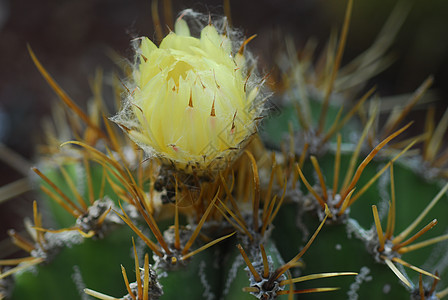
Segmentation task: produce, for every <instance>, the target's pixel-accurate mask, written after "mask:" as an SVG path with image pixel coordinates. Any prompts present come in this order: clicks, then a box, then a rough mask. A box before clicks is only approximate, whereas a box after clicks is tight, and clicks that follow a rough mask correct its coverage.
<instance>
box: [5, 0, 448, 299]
mask: <svg viewBox="0 0 448 300" xmlns="http://www.w3.org/2000/svg"><path fill="white" fill-rule="evenodd" d="M352 5H353V1H352V0H349V1H348V5H347V10H346V16H345V21H344V25H343V27H342V29H341V34H340V38H339V39H336V38H335V37H334V38H332V39H330V42H329V43H328V46H327V49H326V50H325V55H322V56H321V59H320V60H319V61H318V62H317V63H314V59H313V54H312V53H311V52H309V51H308V50H309V49H308V50H307V49H304V50H303V51H301V52H300V51H299V55H297V51H296V49H295V48H294V46H293V45H294V43H293V42H292V41H291V40H287V41H286V49H287V51H286V53H285V54H284V55H283V56H282V57H281V58H280V59H279V60H278V65H279V70H281V71H282V72H283V73H284V74H283V78H286V79H282V80H283V82H281V83H280V82H279V83H278V84H276V85H275V84H274V85H273V86H271V88H272V90H271V91H269V90H268V87H266V86H264V85H265V81H266V78H265V77H262V76H260V75H259V74H258V72H257V69H256V66H255V60H254V59H253V57H252V56H251V54H250V52H249V51H248V50H247V49H246V46H247V44H248V43H249V42H250V40H251V39H252V37H250V38H247V39H241V38H240V33H239V32H237V31H234V30H233V29H232V28H231V27H230V26H229V24H228V23H227V21H226V18H218V17H215V16H214V17H211V16H204V15H201V14H199V13H196V12H194V11H192V10H185V11H183V12H181V14H180V15H179V18H178V20H177V21H176V23H175V24H174V26H173V28H174V31H173V32H170V33H169V34H167V36H166V37H165V38H163V40H162V42H161V43H160V45H156V44H154V43H153V42H151V41H150V40H149V39H148V38H141V39H137V40H136V41H135V43H136V45H135V49H136V55H135V58H134V61H133V62H132V63H130V65H129V67H130V68H128V69H126V70H127V71H128V72H127V76H128V78H129V79H127V80H126V81H124V82H122V84H118V83H117V84H115V85H114V88H115V89H116V94H117V95H121V98H122V99H123V101H122V102H121V103H120V104H117V103H113V102H114V101H110V99H101V98H100V97H95V98H94V100H93V101H92V103H91V106H90V108H91V110H90V111H89V112H88V113H86V112H84V111H83V110H82V109H80V108H79V107H78V106H77V104H76V103H75V102H74V101H73V100H72V99H71V98H70V97H69V96H68V95H67V94H66V93H65V92H64V91H63V89H62V88H61V87H60V86H59V85H58V84H57V83H56V81H55V80H54V79H53V78H52V77H51V75H50V74H49V73H48V72H47V71H46V69H45V68H44V67H43V66H42V64H41V63H40V62H39V60H38V58H37V56H36V55H35V54H34V52H33V51H32V50H31V48H29V52H30V55H31V57H32V59H33V61H34V63H35V64H36V67H37V69H38V70H39V71H40V73H41V74H42V75H43V77H44V78H45V80H46V81H47V82H48V83H49V85H50V86H51V87H52V88H53V90H54V91H55V92H56V93H57V94H58V96H59V97H60V98H61V100H62V102H63V103H64V105H65V107H66V109H67V111H68V113H65V112H64V113H60V112H59V115H58V116H57V118H56V119H57V120H59V123H58V124H57V126H55V128H53V130H49V129H48V130H47V132H46V134H47V137H48V139H47V140H48V142H47V145H46V146H47V149H48V150H49V151H47V153H51V154H46V155H42V157H41V160H40V161H38V162H37V165H36V167H34V168H33V171H34V173H35V174H36V176H34V178H33V180H34V182H36V183H37V185H38V186H39V189H40V191H41V199H39V202H34V204H33V221H31V222H28V223H27V229H28V232H29V237H24V236H23V235H22V234H20V233H17V232H15V231H13V230H11V231H9V234H10V236H11V238H12V240H13V242H14V243H15V244H16V245H17V246H18V247H20V248H21V249H23V250H25V251H26V252H28V253H29V256H26V257H22V258H15V259H7V260H0V266H4V267H2V269H0V272H1V273H0V297H5V298H6V297H7V298H10V299H92V297H94V298H98V299H159V298H160V299H179V298H185V299H218V298H220V299H246V298H247V299H255V298H258V299H277V298H280V299H282V298H284V299H286V298H288V299H292V298H293V297H295V296H294V295H298V296H297V297H299V298H300V299H308V298H309V299H314V298H320V299H321V298H322V297H325V296H327V297H328V298H331V299H347V298H349V299H358V298H361V299H380V298H387V299H407V298H411V299H440V298H442V297H444V296H446V295H447V294H448V288H447V285H446V277H447V276H448V270H447V268H446V267H447V255H446V252H447V244H446V242H444V241H445V240H446V239H448V235H447V234H446V231H447V228H448V219H447V218H446V216H445V213H446V211H448V207H447V206H448V202H447V199H446V191H447V190H448V184H447V183H446V174H447V172H446V166H445V163H446V162H447V155H446V151H443V149H442V146H441V145H442V144H441V141H442V136H443V134H444V133H445V131H446V129H447V127H448V112H447V113H445V115H444V116H443V117H442V119H441V121H440V122H439V124H438V125H437V126H436V125H435V124H434V121H433V119H432V114H433V110H432V109H428V115H427V122H426V128H425V129H424V130H423V131H422V132H418V130H417V129H414V130H413V131H412V133H410V128H412V124H411V123H405V122H404V119H405V117H406V115H407V113H408V112H409V111H410V110H411V109H412V107H413V106H414V105H415V103H417V101H418V100H419V99H420V98H421V97H422V95H423V94H424V93H425V91H426V90H427V89H428V88H429V86H430V85H431V82H432V78H431V77H429V78H428V79H427V80H426V81H425V82H424V83H423V84H422V85H421V87H419V88H418V89H417V90H416V92H415V93H414V94H413V95H412V96H411V97H410V98H409V100H408V101H407V102H400V104H399V105H398V106H396V107H394V109H393V110H387V111H386V112H385V113H384V110H381V109H380V107H381V105H382V102H381V99H379V96H377V97H375V96H374V95H375V94H374V93H375V91H374V88H371V89H368V88H369V87H366V86H365V85H366V80H367V79H369V78H370V77H372V76H373V75H374V74H376V73H377V72H378V71H379V70H380V69H381V68H383V66H384V65H385V64H387V59H385V58H384V57H383V56H382V55H383V54H384V52H385V51H386V48H387V47H388V45H389V44H390V41H391V40H392V39H393V34H394V33H393V32H396V31H397V30H398V27H399V26H400V23H402V20H403V19H404V17H405V14H406V12H405V11H406V8H405V7H404V6H398V7H397V9H396V10H395V11H394V12H393V13H392V15H391V17H390V18H391V20H393V21H394V22H390V23H388V24H389V26H392V27H391V30H389V31H388V32H389V33H388V35H386V36H384V35H383V36H380V38H379V39H378V40H382V41H383V43H381V46H380V45H379V44H380V43H377V44H374V45H373V46H372V48H371V49H369V50H367V51H366V52H365V53H364V54H363V55H361V56H360V57H359V58H358V59H357V60H355V61H353V62H352V63H351V64H349V65H348V66H347V67H345V68H341V62H342V56H343V52H344V47H345V43H346V39H347V33H348V28H349V23H350V15H351V10H352ZM391 24H392V25H391ZM195 31H196V32H195ZM391 32H392V33H391ZM159 34H160V33H159ZM384 41H387V42H386V43H384ZM285 62H286V63H285ZM126 70H125V71H126ZM129 70H131V71H129ZM101 80H102V78H101V77H100V76H99V77H98V78H97V82H96V84H97V85H95V87H96V88H97V93H96V95H100V94H101V93H100V92H99V91H98V89H99V87H100V86H101ZM280 87H281V88H280ZM363 90H366V91H364V94H363V95H362V96H361V97H360V98H359V100H356V97H357V95H359V94H360V92H361V91H363ZM269 94H273V96H272V97H271V98H270V99H268V95H269ZM114 104H116V105H115V107H116V109H114V112H111V113H108V112H107V109H106V107H111V106H113V105H114ZM380 111H381V112H382V114H380ZM273 112H274V113H273ZM385 117H387V121H386V122H384V121H383V119H384V118H385ZM61 120H62V121H61ZM67 129H68V130H67ZM62 131H63V132H67V131H68V132H71V135H72V136H71V137H70V138H69V139H67V138H66V137H64V139H63V140H61V139H62V138H61V135H59V134H58V132H62ZM43 208H44V209H46V210H48V211H49V212H50V214H49V215H50V216H48V217H49V218H50V219H51V220H44V219H43V216H42V214H41V212H40V211H41V210H42V209H43ZM436 224H437V226H436ZM428 231H430V232H428ZM422 235H424V236H425V240H424V241H420V237H421V236H422ZM417 239H419V240H418V241H417ZM120 266H121V270H120ZM131 270H133V271H131ZM131 274H132V275H131ZM134 277H135V279H134ZM11 278H12V280H11ZM315 279H319V280H317V281H314V280H315ZM254 297H255V298H254Z"/></svg>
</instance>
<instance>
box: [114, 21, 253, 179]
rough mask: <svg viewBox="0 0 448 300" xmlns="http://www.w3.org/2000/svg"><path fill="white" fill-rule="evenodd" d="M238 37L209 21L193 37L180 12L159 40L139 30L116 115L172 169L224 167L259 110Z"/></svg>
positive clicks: (246, 133)
mask: <svg viewBox="0 0 448 300" xmlns="http://www.w3.org/2000/svg"><path fill="white" fill-rule="evenodd" d="M226 32H228V30H226ZM241 45H242V43H241V42H240V44H239V45H237V44H236V43H235V42H234V41H232V40H231V39H230V38H229V36H228V35H226V34H222V33H219V32H218V30H217V28H216V27H215V26H213V25H212V24H208V25H206V26H205V27H203V28H202V30H201V33H200V37H199V38H196V37H193V36H191V34H190V28H189V26H188V25H187V23H186V21H185V20H183V19H182V18H179V19H178V20H177V22H176V24H175V31H174V32H171V33H169V34H168V35H167V36H166V37H165V38H164V39H163V40H162V42H161V43H160V45H159V47H157V46H156V45H155V44H154V43H153V42H152V41H151V40H149V39H148V38H146V37H144V38H142V39H141V44H140V47H139V49H138V51H137V55H138V59H137V65H136V67H135V69H134V72H133V78H132V81H133V85H134V87H135V89H134V92H133V93H132V95H131V96H130V99H128V100H129V103H130V104H128V106H127V108H126V107H125V108H124V111H125V112H124V113H123V112H122V113H121V118H118V119H116V121H117V123H120V124H123V125H125V126H126V127H127V129H128V133H129V135H130V137H131V138H132V139H133V140H134V141H135V142H136V143H137V144H138V145H139V146H140V147H142V148H143V149H144V150H145V151H146V152H147V153H148V154H149V155H151V156H154V155H155V156H157V157H159V158H161V159H162V161H163V162H165V163H167V164H170V165H174V166H175V167H176V168H177V169H181V170H183V171H185V172H187V173H191V172H193V171H194V172H203V171H204V170H208V172H209V171H214V170H216V169H219V168H221V167H224V166H225V165H226V164H227V163H228V162H229V161H231V160H232V159H233V158H234V157H235V156H236V154H237V153H239V152H240V151H239V150H240V149H241V147H243V146H244V143H245V141H247V140H248V137H250V136H251V135H252V134H253V133H254V132H255V131H256V124H255V122H254V119H256V118H257V117H258V116H259V113H260V106H259V105H258V106H257V105H256V104H255V99H256V98H257V95H258V94H259V93H258V91H259V87H258V86H254V85H253V84H250V85H251V87H249V85H248V84H247V82H248V79H249V77H250V76H249V75H248V74H247V69H248V66H246V59H245V57H244V55H243V51H235V49H238V48H237V47H238V46H241ZM233 51H235V52H236V53H233ZM250 79H251V80H250V82H251V83H252V82H253V80H252V78H250ZM119 116H120V115H119Z"/></svg>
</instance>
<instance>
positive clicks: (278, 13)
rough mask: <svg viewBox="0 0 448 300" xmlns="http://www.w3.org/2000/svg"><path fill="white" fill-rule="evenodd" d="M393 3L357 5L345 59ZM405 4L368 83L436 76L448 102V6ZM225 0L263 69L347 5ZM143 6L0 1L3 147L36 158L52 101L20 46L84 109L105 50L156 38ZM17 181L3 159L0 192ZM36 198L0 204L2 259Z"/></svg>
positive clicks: (395, 88)
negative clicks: (386, 54) (387, 62)
mask: <svg viewBox="0 0 448 300" xmlns="http://www.w3.org/2000/svg"><path fill="white" fill-rule="evenodd" d="M404 1H407V0H404ZM159 2H162V1H159ZM396 2H397V1H392V0H355V4H354V10H353V18H352V26H351V28H350V32H349V36H348V45H347V48H346V54H345V55H344V61H348V60H350V58H353V57H354V56H356V55H357V54H359V53H361V52H362V51H363V50H365V49H366V48H368V46H369V45H370V44H371V43H372V42H373V40H374V38H375V36H376V34H377V33H378V32H379V30H380V29H381V26H382V25H383V23H384V21H385V20H386V18H387V16H388V15H389V13H390V11H391V10H392V8H393V7H394V5H395V4H396ZM409 2H412V3H414V7H413V9H412V11H411V13H410V15H409V17H408V19H407V21H406V23H405V24H404V26H403V28H402V30H401V31H400V33H399V35H398V37H397V39H396V41H395V43H394V45H393V47H392V50H391V51H392V52H394V53H395V54H396V56H397V61H396V62H395V63H394V65H393V66H392V67H391V68H389V69H388V70H387V71H385V72H383V73H382V74H380V75H379V76H377V77H376V78H374V80H373V81H374V82H375V83H377V84H378V90H379V92H380V94H381V95H383V96H388V95H394V94H398V93H409V92H412V91H413V90H414V89H415V88H416V87H417V86H418V85H420V83H421V82H422V81H423V80H424V79H425V78H426V77H427V76H428V75H429V74H434V75H435V84H434V86H433V88H434V89H435V90H436V91H437V94H438V99H439V102H438V105H440V107H442V108H443V107H445V106H446V103H447V99H448V97H447V96H448V87H447V86H448V85H447V84H446V83H448V18H447V16H448V4H447V3H448V2H447V1H446V0H415V1H410V0H409ZM230 3H231V9H232V19H233V25H234V26H236V27H238V28H242V29H243V30H244V32H245V34H246V36H251V35H252V34H255V33H256V34H258V37H257V38H256V39H255V40H254V41H253V42H251V44H250V46H251V49H252V51H253V52H254V53H255V54H256V55H257V56H258V57H259V62H260V68H261V69H264V70H267V71H269V70H271V69H272V67H273V65H274V62H273V61H272V58H273V56H274V53H275V52H276V51H278V50H279V49H281V48H282V46H283V36H286V35H288V34H290V35H292V36H293V37H294V39H295V41H296V42H297V44H298V45H303V43H304V42H306V40H307V39H308V38H309V37H317V38H318V40H319V42H320V44H319V46H320V47H323V46H324V44H325V42H326V41H327V39H328V37H329V34H330V31H331V30H332V29H339V28H340V26H341V23H342V19H343V15H344V10H345V5H346V1H342V0H315V1H313V0H302V1H297V0H296V1H293V0H251V1H236V0H231V1H230ZM150 5H151V1H150V0H138V1H137V0H131V1H125V0H77V1H69V0H39V1H31V0H0V143H2V144H5V145H6V146H7V147H9V148H10V149H13V150H14V151H15V152H17V153H19V154H20V155H22V156H23V157H25V158H26V159H28V160H30V161H32V160H33V159H35V157H34V156H33V154H34V151H35V145H36V144H37V143H38V142H39V135H40V132H41V127H40V126H41V119H42V117H43V116H46V115H48V114H49V112H50V109H51V106H52V103H54V101H56V96H55V94H54V93H53V92H52V90H51V89H50V88H49V87H48V85H47V84H46V82H45V81H44V80H43V78H42V77H41V75H40V74H39V73H38V71H37V70H36V68H35V67H34V65H33V63H32V61H31V59H30V57H29V55H28V53H27V50H26V45H27V43H28V44H30V45H31V47H32V48H33V50H34V52H35V53H36V55H37V57H38V58H39V59H40V61H41V62H42V64H43V65H44V66H45V68H46V69H47V70H48V71H49V72H50V73H51V74H52V75H53V77H54V78H55V79H56V80H57V82H58V83H59V84H60V85H61V86H62V87H63V89H64V90H65V91H66V92H68V94H69V95H70V96H71V97H72V98H73V99H75V100H76V101H77V103H79V104H80V105H81V106H82V107H83V108H85V106H84V103H85V101H86V100H87V99H89V97H90V96H91V90H90V87H89V79H90V78H92V77H93V76H94V74H95V70H96V69H97V68H98V67H101V68H103V69H104V71H105V74H107V73H110V72H112V71H113V70H116V69H117V67H116V65H115V64H114V62H113V61H112V60H111V59H110V58H109V57H108V55H107V52H108V50H109V49H113V50H115V51H116V52H117V53H118V54H120V55H122V56H124V57H126V58H131V57H132V50H131V47H130V44H129V40H130V39H131V38H133V37H136V36H140V35H146V36H149V37H153V36H154V29H153V25H152V20H151V8H150ZM161 5H162V4H161V3H160V6H161ZM189 7H192V8H194V9H195V10H198V11H201V12H204V13H207V12H208V11H211V12H212V13H216V14H222V13H223V10H222V1H176V0H173V11H174V12H175V15H176V14H177V12H179V11H180V10H182V9H185V8H189ZM440 112H443V110H440ZM22 177H23V175H21V174H20V173H18V172H16V171H15V170H14V169H13V168H11V167H9V166H8V165H7V164H5V163H3V162H2V161H1V160H0V186H2V185H5V184H8V183H11V182H13V181H15V180H17V179H20V178H22ZM33 199H34V195H33V194H31V193H27V194H24V195H22V196H20V197H17V198H15V199H13V200H10V201H8V202H7V203H0V258H1V257H3V256H6V255H8V254H9V253H6V252H5V251H9V250H5V249H6V248H5V245H6V239H7V237H6V233H5V232H6V229H8V228H10V227H14V228H19V229H20V228H21V224H22V219H23V216H24V215H27V214H29V213H30V211H31V209H32V206H31V202H30V201H31V200H33ZM8 249H9V248H8ZM2 251H3V253H2Z"/></svg>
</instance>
